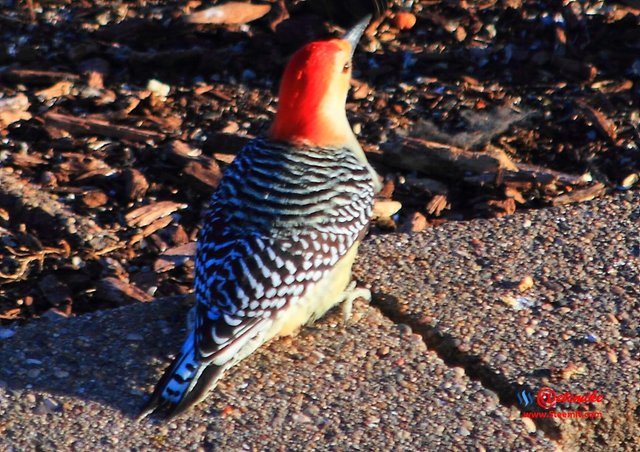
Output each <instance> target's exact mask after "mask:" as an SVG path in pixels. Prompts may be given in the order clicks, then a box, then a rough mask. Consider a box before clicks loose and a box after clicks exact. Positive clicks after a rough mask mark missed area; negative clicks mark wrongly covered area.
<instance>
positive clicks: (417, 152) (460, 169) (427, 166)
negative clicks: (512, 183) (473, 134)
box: [384, 138, 518, 179]
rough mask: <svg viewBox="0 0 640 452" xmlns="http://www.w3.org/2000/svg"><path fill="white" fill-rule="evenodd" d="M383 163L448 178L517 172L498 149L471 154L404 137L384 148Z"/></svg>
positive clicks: (419, 139) (443, 145) (504, 154)
mask: <svg viewBox="0 0 640 452" xmlns="http://www.w3.org/2000/svg"><path fill="white" fill-rule="evenodd" d="M384 160H385V163H387V164H388V165H390V166H394V167H397V168H402V169H406V170H409V171H419V172H421V173H424V174H426V175H429V176H434V177H439V178H442V177H446V178H448V179H460V178H462V177H464V176H465V174H466V173H468V172H471V173H475V174H479V173H484V172H495V171H498V170H499V169H502V170H511V171H518V167H517V166H516V165H515V164H514V163H513V162H512V161H511V159H510V158H509V156H508V155H507V154H506V153H504V151H501V150H499V149H494V150H492V151H488V152H471V151H466V150H464V149H461V148H458V147H455V146H450V145H447V144H443V143H436V142H433V141H427V140H423V139H421V138H404V139H403V140H402V141H401V142H399V143H396V144H394V145H389V146H386V149H385V152H384Z"/></svg>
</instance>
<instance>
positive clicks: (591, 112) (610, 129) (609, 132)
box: [578, 102, 618, 144]
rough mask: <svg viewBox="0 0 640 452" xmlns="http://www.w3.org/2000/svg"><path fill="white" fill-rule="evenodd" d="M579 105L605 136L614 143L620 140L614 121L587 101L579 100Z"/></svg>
mask: <svg viewBox="0 0 640 452" xmlns="http://www.w3.org/2000/svg"><path fill="white" fill-rule="evenodd" d="M578 105H580V107H582V110H583V111H584V112H585V114H586V115H587V117H588V118H589V119H590V120H591V122H593V125H594V126H595V128H596V129H597V130H598V132H600V134H601V135H603V136H604V137H605V138H608V139H609V140H611V142H612V143H613V144H616V143H617V141H618V134H617V132H616V125H615V123H614V122H613V121H611V120H610V119H609V118H607V117H606V116H605V115H604V114H603V113H602V112H600V111H598V110H596V109H595V108H593V107H592V106H590V105H589V104H587V103H586V102H579V103H578Z"/></svg>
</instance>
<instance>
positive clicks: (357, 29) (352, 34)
mask: <svg viewBox="0 0 640 452" xmlns="http://www.w3.org/2000/svg"><path fill="white" fill-rule="evenodd" d="M370 21H371V14H367V15H366V16H364V17H363V18H362V19H361V20H360V22H358V23H357V24H355V25H354V26H353V27H352V28H351V29H350V30H349V31H347V32H346V33H345V34H344V36H343V37H342V39H344V40H345V41H349V43H350V44H351V56H353V53H354V52H355V51H356V47H357V46H358V41H360V38H361V37H362V34H363V33H364V31H365V30H366V28H367V26H368V25H369V22H370Z"/></svg>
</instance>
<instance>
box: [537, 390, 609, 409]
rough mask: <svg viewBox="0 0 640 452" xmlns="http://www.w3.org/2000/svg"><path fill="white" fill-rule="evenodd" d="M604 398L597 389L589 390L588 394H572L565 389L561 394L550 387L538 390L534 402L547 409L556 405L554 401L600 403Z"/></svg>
mask: <svg viewBox="0 0 640 452" xmlns="http://www.w3.org/2000/svg"><path fill="white" fill-rule="evenodd" d="M603 400H604V396H603V395H602V394H598V391H597V390H595V391H591V392H590V393H588V394H572V393H571V392H569V391H567V392H565V393H562V394H556V392H555V391H554V390H553V389H551V388H542V389H541V390H540V391H538V396H537V397H536V402H538V405H540V407H541V408H543V409H545V410H548V409H551V408H553V407H555V406H556V403H600V402H602V401H603Z"/></svg>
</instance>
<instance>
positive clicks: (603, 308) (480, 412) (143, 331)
mask: <svg viewBox="0 0 640 452" xmlns="http://www.w3.org/2000/svg"><path fill="white" fill-rule="evenodd" d="M639 201H640V196H639V195H638V194H631V193H627V194H622V195H618V196H616V197H613V198H608V199H605V200H599V201H596V202H592V203H585V204H581V205H577V206H571V207H564V208H557V209H549V210H542V211H535V212H530V213H528V214H525V215H515V216H512V217H508V218H505V219H501V220H489V221H472V222H468V223H449V224H446V225H444V226H441V227H438V228H435V229H432V230H429V231H425V232H424V233H420V234H413V235H406V234H392V235H387V236H380V237H373V238H370V239H369V240H367V241H366V243H365V244H363V246H362V251H361V254H360V258H359V261H358V264H357V268H356V271H355V274H356V276H357V277H358V279H360V280H361V281H363V282H364V283H365V284H368V285H370V286H371V288H372V290H373V292H374V301H373V304H372V306H367V305H365V304H363V303H358V304H356V307H355V318H354V319H353V322H352V324H351V325H350V326H349V327H347V328H346V329H343V328H342V327H341V326H340V325H339V324H338V323H339V318H338V316H337V315H335V314H334V315H331V316H329V317H328V318H327V319H325V320H323V321H321V322H319V323H318V324H316V325H314V326H313V327H310V328H306V329H305V330H303V331H302V333H301V334H300V335H299V336H298V337H296V338H291V339H283V340H279V341H275V342H273V343H271V344H269V345H268V346H266V347H264V348H263V349H261V350H260V351H259V352H258V353H256V354H255V355H254V356H252V357H250V358H248V359H247V360H246V361H245V362H244V363H241V364H240V365H239V366H238V367H237V368H236V369H235V370H234V371H232V372H230V373H229V375H228V376H227V378H225V379H224V381H223V382H222V383H221V384H220V385H219V386H218V389H217V390H216V391H214V393H212V394H211V395H210V396H209V398H208V399H207V401H206V402H204V403H202V404H200V405H199V406H198V407H197V408H196V409H195V410H193V411H191V412H190V413H188V414H186V415H184V416H183V417H180V418H178V419H176V420H173V421H170V422H169V423H168V424H162V423H157V422H149V421H143V422H140V423H136V422H135V421H134V420H133V419H132V416H134V415H135V413H136V412H137V410H138V409H139V407H140V406H141V404H142V403H143V400H144V397H146V395H147V394H148V393H149V392H150V390H151V388H152V385H153V384H154V383H155V382H156V380H157V378H158V377H159V376H160V374H161V373H162V371H163V369H164V368H165V367H166V366H167V364H168V363H169V355H170V354H171V353H175V352H176V351H177V349H178V347H179V344H180V342H181V340H182V334H183V331H182V325H183V322H184V315H185V312H186V311H185V309H186V307H185V306H184V303H183V302H181V301H180V300H177V299H173V300H162V301H158V302H154V303H149V304H139V305H135V306H129V307H125V308H121V309H117V310H112V311H106V312H99V313H95V314H91V315H87V316H83V317H81V318H73V319H61V320H42V321H37V322H32V323H30V324H28V325H26V326H22V327H18V328H17V329H15V334H13V335H12V336H11V337H6V336H9V334H7V330H6V329H5V330H3V331H4V332H3V334H2V335H0V337H5V338H4V339H0V362H2V366H1V368H0V446H2V447H0V449H3V450H5V449H6V450H33V449H36V448H37V449H39V450H54V449H57V450H65V449H76V450H95V449H96V448H98V447H99V448H101V449H105V448H106V449H118V450H122V449H124V450H127V449H133V450H151V449H177V448H178V449H186V450H198V449H200V450H212V449H216V450H238V449H247V450H272V449H278V448H281V449H285V450H300V449H305V450H307V449H320V450H322V449H324V450H326V449H332V450H333V449H336V450H348V449H349V450H357V449H363V450H370V449H378V450H379V449H385V450H449V449H450V450H494V449H510V450H543V449H544V450H553V449H554V448H556V449H564V450H574V449H577V448H580V449H582V450H590V449H591V450H595V449H602V448H606V449H608V450H616V449H622V450H624V449H627V450H634V449H635V448H636V447H637V441H638V438H639V437H640V432H639V430H638V428H639V427H638V426H639V414H640V410H639V408H638V388H639V386H640V383H639V373H638V372H639V371H640V365H639V353H638V350H639V349H640V339H639V337H638V336H639V335H640V329H639V325H640V312H639V310H638V308H639V307H640V306H639V304H640V297H639V296H638V295H640V294H639V290H640V286H638V283H639V282H640V280H639V275H640V271H639V267H640V257H639V255H640V238H639V234H638V229H640V207H638V206H639V204H638V203H639ZM526 275H529V276H531V277H532V279H533V283H534V284H533V287H531V288H529V289H527V290H525V291H523V292H520V291H519V289H518V287H517V286H518V284H519V283H520V281H521V280H522V278H523V277H524V276H526ZM543 386H548V387H551V388H553V389H555V390H556V391H557V392H558V393H560V392H564V391H566V390H568V391H571V392H574V393H580V394H582V393H584V392H590V391H592V390H598V392H599V393H600V394H602V395H603V396H604V400H603V402H601V403H595V404H592V405H590V406H587V407H584V408H588V409H592V410H600V411H601V412H602V414H603V417H602V418H600V419H555V420H550V419H546V420H536V421H535V422H534V421H532V420H529V419H526V420H525V419H522V418H521V417H520V416H521V414H520V411H521V410H528V409H530V407H528V408H525V407H522V406H521V405H519V404H518V402H517V400H516V393H518V392H519V391H522V390H525V391H528V392H529V393H531V394H533V395H534V397H535V394H536V393H537V391H538V390H539V389H540V388H541V387H543ZM534 405H535V402H534ZM574 408H576V406H575V405H574V406H564V405H561V404H559V405H558V408H557V409H558V410H561V409H574Z"/></svg>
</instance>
